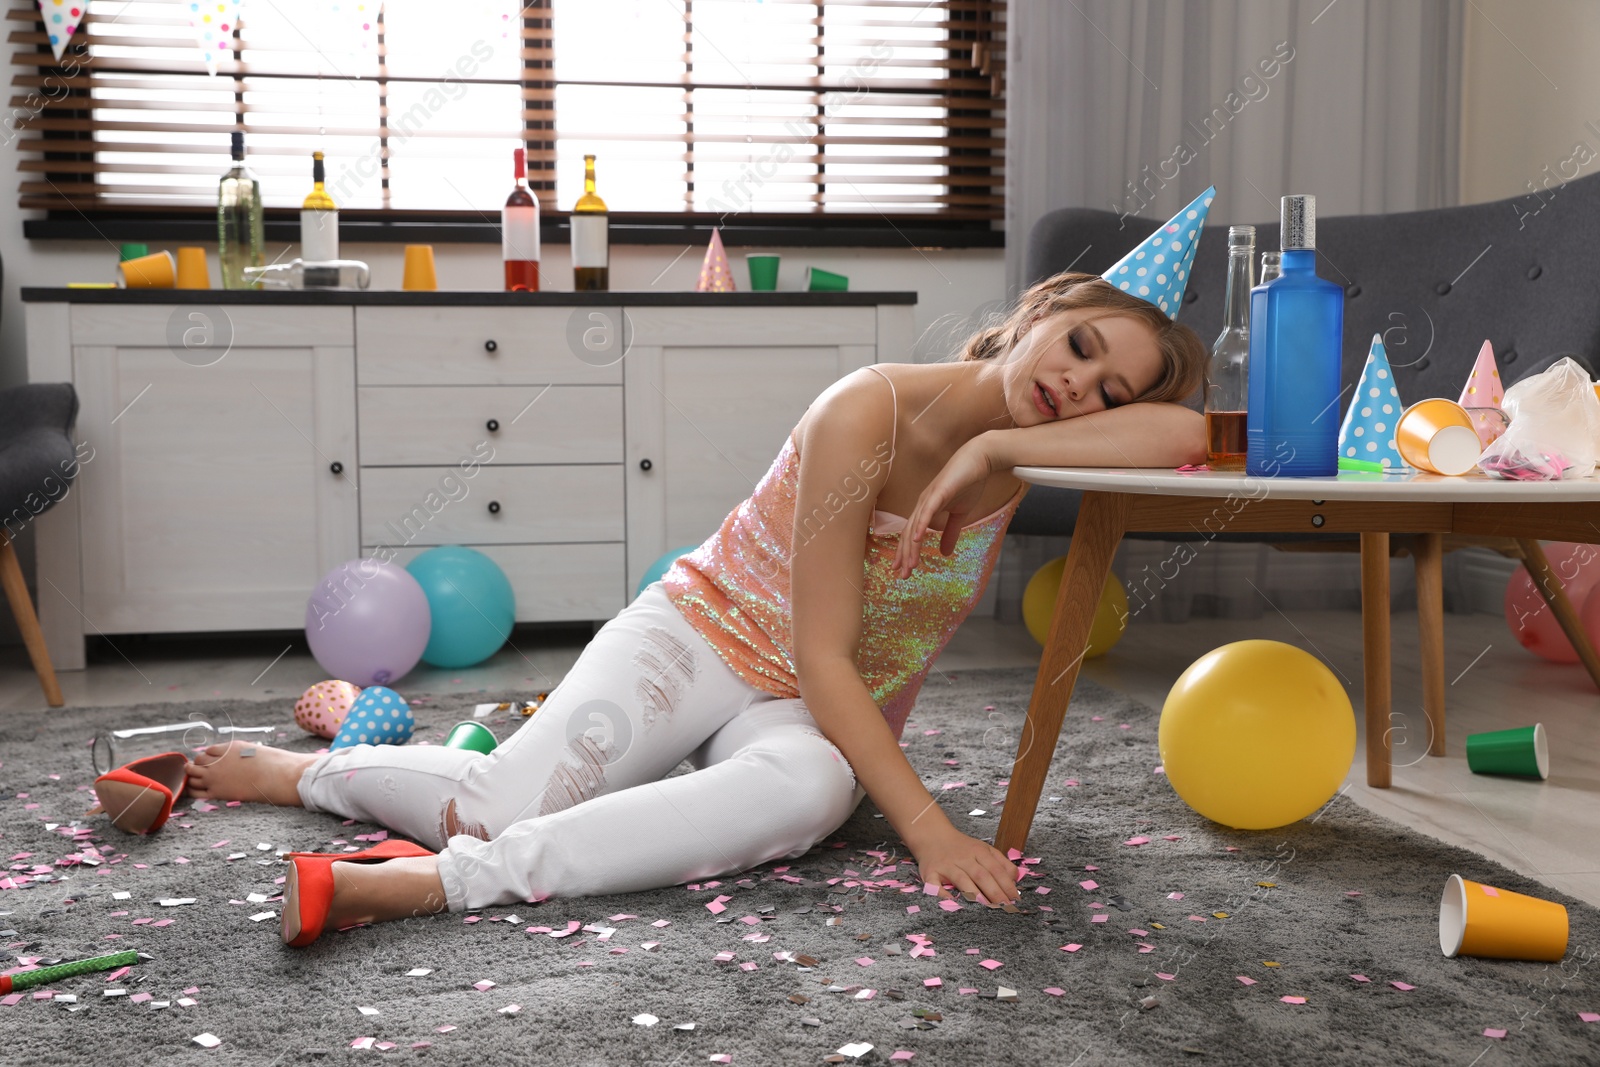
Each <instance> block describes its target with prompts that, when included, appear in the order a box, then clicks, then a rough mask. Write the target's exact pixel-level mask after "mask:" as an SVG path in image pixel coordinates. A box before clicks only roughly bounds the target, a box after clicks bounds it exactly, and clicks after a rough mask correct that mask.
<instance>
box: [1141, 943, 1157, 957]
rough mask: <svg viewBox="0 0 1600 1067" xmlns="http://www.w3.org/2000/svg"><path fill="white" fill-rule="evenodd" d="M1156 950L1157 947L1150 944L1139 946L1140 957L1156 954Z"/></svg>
mask: <svg viewBox="0 0 1600 1067" xmlns="http://www.w3.org/2000/svg"><path fill="white" fill-rule="evenodd" d="M1155 950H1156V947H1155V946H1154V945H1151V944H1148V943H1146V944H1141V945H1140V946H1139V954H1140V955H1143V954H1145V953H1146V952H1154V951H1155Z"/></svg>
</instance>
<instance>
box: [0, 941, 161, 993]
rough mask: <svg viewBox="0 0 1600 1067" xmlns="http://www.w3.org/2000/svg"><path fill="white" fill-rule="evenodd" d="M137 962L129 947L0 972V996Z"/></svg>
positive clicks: (137, 954)
mask: <svg viewBox="0 0 1600 1067" xmlns="http://www.w3.org/2000/svg"><path fill="white" fill-rule="evenodd" d="M138 962H139V953H138V952H137V951H136V950H134V949H131V948H130V949H128V950H126V951H124V952H113V953H112V954H111V955H109V956H91V957H89V958H88V959H86V960H73V961H71V962H70V963H57V964H55V965H54V966H51V967H39V968H36V969H34V970H31V971H23V972H21V973H20V974H0V996H4V995H5V994H7V993H10V992H12V991H13V990H17V989H27V988H29V987H30V986H36V985H49V984H50V983H51V982H54V981H55V980H56V979H58V978H75V977H77V976H78V975H80V974H89V973H91V972H93V971H113V970H116V969H117V968H118V967H122V966H125V965H126V966H131V965H133V964H135V963H138Z"/></svg>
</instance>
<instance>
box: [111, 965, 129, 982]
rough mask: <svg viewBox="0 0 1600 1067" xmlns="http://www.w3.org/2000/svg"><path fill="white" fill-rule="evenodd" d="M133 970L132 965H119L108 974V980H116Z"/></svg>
mask: <svg viewBox="0 0 1600 1067" xmlns="http://www.w3.org/2000/svg"><path fill="white" fill-rule="evenodd" d="M131 970H133V968H132V967H118V968H117V969H116V970H114V971H112V972H111V973H110V974H108V975H106V981H108V982H115V981H116V980H117V979H118V978H121V977H122V976H123V975H125V974H127V973H128V972H129V971H131Z"/></svg>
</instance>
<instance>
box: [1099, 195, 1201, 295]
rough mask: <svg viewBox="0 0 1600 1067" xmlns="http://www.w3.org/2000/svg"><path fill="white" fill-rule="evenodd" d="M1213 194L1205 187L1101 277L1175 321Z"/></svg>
mask: <svg viewBox="0 0 1600 1067" xmlns="http://www.w3.org/2000/svg"><path fill="white" fill-rule="evenodd" d="M1216 195H1217V187H1216V186H1214V185H1213V186H1210V187H1208V188H1207V189H1206V191H1205V192H1203V193H1201V194H1200V195H1199V196H1197V197H1195V198H1194V199H1193V200H1191V201H1190V202H1189V206H1188V207H1186V208H1184V209H1183V210H1182V211H1180V212H1178V213H1177V214H1176V215H1174V216H1172V218H1170V219H1168V220H1167V222H1166V225H1164V226H1162V227H1160V228H1159V229H1157V230H1156V232H1155V233H1153V234H1151V235H1150V236H1149V237H1147V238H1145V239H1144V240H1143V241H1141V242H1140V243H1139V246H1138V247H1137V248H1135V249H1134V250H1133V251H1132V252H1129V253H1128V254H1127V255H1125V256H1123V257H1122V258H1121V259H1119V260H1117V262H1116V263H1115V264H1113V265H1112V267H1111V269H1110V270H1108V271H1106V272H1105V273H1104V274H1102V275H1101V277H1102V278H1104V279H1105V280H1106V281H1108V282H1110V283H1111V284H1112V285H1115V286H1116V287H1117V288H1118V289H1121V290H1123V291H1124V292H1127V293H1131V294H1133V295H1134V296H1137V297H1139V298H1141V299H1143V300H1146V301H1149V302H1150V303H1152V304H1154V305H1155V306H1156V307H1158V308H1160V309H1161V310H1162V311H1165V312H1166V313H1167V316H1168V317H1169V318H1174V319H1175V318H1177V317H1178V306H1179V305H1180V304H1182V303H1183V290H1184V286H1185V285H1187V284H1188V281H1189V271H1190V269H1191V267H1193V265H1194V250H1195V249H1196V248H1198V247H1200V230H1201V228H1202V227H1203V226H1205V224H1206V211H1207V210H1208V209H1209V208H1210V207H1211V201H1212V199H1213V198H1214V197H1215V196H1216Z"/></svg>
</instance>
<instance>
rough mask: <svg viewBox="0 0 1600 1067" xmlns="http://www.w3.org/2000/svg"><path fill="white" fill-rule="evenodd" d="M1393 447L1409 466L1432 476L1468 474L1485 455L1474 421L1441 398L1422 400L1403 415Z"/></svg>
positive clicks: (1396, 429) (1464, 411)
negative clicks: (1395, 447) (1398, 450)
mask: <svg viewBox="0 0 1600 1067" xmlns="http://www.w3.org/2000/svg"><path fill="white" fill-rule="evenodd" d="M1394 443H1395V445H1396V446H1397V447H1398V448H1399V449H1400V455H1401V456H1402V457H1403V458H1404V459H1405V461H1406V462H1407V463H1409V464H1411V465H1412V466H1413V467H1416V468H1417V469H1418V470H1424V471H1428V472H1429V473H1430V474H1465V473H1467V472H1468V471H1470V470H1471V469H1472V468H1474V467H1476V466H1477V465H1478V457H1479V456H1481V455H1483V445H1482V443H1481V442H1480V441H1479V440H1478V431H1477V430H1476V429H1475V428H1474V427H1473V425H1472V417H1471V416H1470V415H1468V414H1467V411H1466V409H1465V408H1463V407H1462V406H1461V405H1460V404H1457V403H1456V402H1455V401H1454V400H1445V399H1442V398H1434V399H1432V400H1419V401H1417V402H1416V403H1415V404H1412V405H1411V406H1410V407H1408V408H1406V409H1405V411H1403V412H1401V414H1400V421H1399V422H1398V423H1396V424H1395V428H1394Z"/></svg>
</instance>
